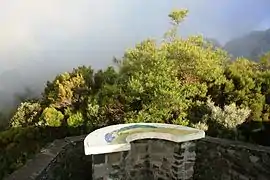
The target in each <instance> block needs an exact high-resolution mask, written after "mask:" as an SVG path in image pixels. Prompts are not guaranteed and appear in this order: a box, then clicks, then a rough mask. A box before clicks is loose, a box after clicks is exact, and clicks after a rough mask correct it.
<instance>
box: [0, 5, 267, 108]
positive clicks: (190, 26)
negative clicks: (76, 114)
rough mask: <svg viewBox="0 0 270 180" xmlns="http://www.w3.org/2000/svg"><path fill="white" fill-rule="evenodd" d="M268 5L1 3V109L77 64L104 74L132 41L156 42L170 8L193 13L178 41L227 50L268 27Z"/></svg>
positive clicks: (38, 91) (166, 21)
mask: <svg viewBox="0 0 270 180" xmlns="http://www.w3.org/2000/svg"><path fill="white" fill-rule="evenodd" d="M269 7H270V1H266V0H257V1H255V0H237V1H235V0H220V1H214V0H200V1H198V0H181V1H179V0H167V1H157V0H147V1H143V0H136V1H126V0H110V1H108V0H95V1H94V0H77V1H74V0H24V1H21V0H1V1H0V61H1V66H0V108H2V107H7V106H8V104H12V102H13V96H14V94H15V93H20V92H23V91H24V90H25V88H26V87H28V88H30V89H32V90H33V96H34V95H38V94H39V93H40V92H41V90H42V89H43V88H44V83H45V82H46V81H47V80H51V79H53V77H54V76H55V75H56V74H58V73H61V72H63V71H68V70H71V69H72V68H74V67H77V66H78V65H91V66H92V67H93V68H95V69H99V68H105V67H106V66H108V65H110V64H112V57H113V56H116V57H121V55H122V54H123V52H124V51H125V50H126V49H127V48H130V47H132V46H134V45H135V43H138V42H140V41H141V40H143V39H145V38H148V37H152V38H160V37H161V36H162V35H163V33H164V32H165V31H166V30H167V29H168V28H169V23H168V17H167V15H168V13H169V12H170V11H171V10H172V9H173V8H188V9H189V11H190V13H189V16H188V18H187V19H186V21H185V22H184V23H183V24H182V25H181V27H180V34H181V35H183V36H187V35H190V34H203V35H204V36H206V37H209V38H214V39H217V40H218V41H219V42H220V43H221V44H224V43H225V42H227V41H228V40H230V39H232V38H235V37H239V36H242V35H243V34H246V33H248V32H250V31H252V30H259V29H266V28H269V27H270V11H269V10H268V9H269ZM34 92H35V93H34Z"/></svg>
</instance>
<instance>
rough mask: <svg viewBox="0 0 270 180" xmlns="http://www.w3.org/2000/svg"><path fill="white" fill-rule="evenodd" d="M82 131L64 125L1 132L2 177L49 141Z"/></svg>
mask: <svg viewBox="0 0 270 180" xmlns="http://www.w3.org/2000/svg"><path fill="white" fill-rule="evenodd" d="M80 133H82V132H81V131H80V130H79V129H71V128H64V127H60V128H59V127H58V128H55V127H23V128H11V129H9V130H6V131H3V132H0V160H1V164H0V179H3V177H4V176H6V175H7V174H10V173H11V172H13V171H14V170H16V169H18V168H20V167H21V166H22V165H23V164H24V163H25V162H26V161H27V159H29V158H31V157H32V156H33V155H34V154H35V153H37V152H39V151H40V150H41V148H42V147H43V146H44V145H46V144H47V143H49V142H51V141H53V140H54V139H59V138H64V137H67V136H74V135H79V134H80ZM84 133H85V132H84Z"/></svg>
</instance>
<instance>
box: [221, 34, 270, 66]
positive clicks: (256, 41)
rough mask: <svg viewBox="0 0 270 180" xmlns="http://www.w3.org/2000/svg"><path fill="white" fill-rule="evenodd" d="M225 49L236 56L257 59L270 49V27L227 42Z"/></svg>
mask: <svg viewBox="0 0 270 180" xmlns="http://www.w3.org/2000/svg"><path fill="white" fill-rule="evenodd" d="M224 49H225V50H226V51H228V52H229V53H230V54H231V55H233V56H234V57H239V56H243V57H246V58H249V59H252V60H255V61H257V60H258V57H259V56H261V55H262V54H264V53H266V52H268V51H270V29H268V30H265V31H252V32H251V33H249V34H247V35H245V36H243V37H240V38H236V39H233V40H231V41H229V42H227V43H226V44H225V46H224Z"/></svg>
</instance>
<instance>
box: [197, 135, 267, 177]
mask: <svg viewBox="0 0 270 180" xmlns="http://www.w3.org/2000/svg"><path fill="white" fill-rule="evenodd" d="M196 152H197V156H196V165H195V175H194V179H198V180H269V179H270V148H269V147H264V146H258V145H253V144H246V143H242V142H237V141H230V140H225V139H217V138H211V137H206V138H204V139H201V140H199V141H197V150H196Z"/></svg>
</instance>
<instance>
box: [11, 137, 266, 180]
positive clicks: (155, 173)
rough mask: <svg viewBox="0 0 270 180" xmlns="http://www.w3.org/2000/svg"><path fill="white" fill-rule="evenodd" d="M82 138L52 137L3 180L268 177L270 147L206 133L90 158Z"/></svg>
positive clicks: (136, 144) (148, 142)
mask: <svg viewBox="0 0 270 180" xmlns="http://www.w3.org/2000/svg"><path fill="white" fill-rule="evenodd" d="M83 139H84V137H72V138H66V139H64V140H56V141H55V142H54V143H52V144H51V145H50V146H48V147H47V148H45V149H44V150H43V151H42V152H41V153H40V154H38V155H37V156H36V158H35V159H33V160H30V161H29V162H28V163H27V164H26V165H25V166H24V167H23V168H21V169H19V170H18V171H16V172H14V173H13V174H12V175H11V176H10V177H8V178H7V179H6V180H31V179H32V180H34V179H35V180H41V179H43V180H45V179H47V180H51V179H55V180H61V179H65V180H69V179H70V180H71V179H72V180H76V179H80V180H86V179H89V180H91V179H92V173H94V175H95V177H94V179H103V178H101V176H102V174H103V175H104V176H105V177H110V178H111V179H117V178H118V179H127V180H128V179H140V180H141V179H149V180H150V179H192V174H193V179H195V180H269V179H270V148H268V147H263V146H257V145H252V144H245V143H241V142H236V141H230V140H224V139H217V138H210V137H206V138H204V139H200V140H196V141H191V142H185V143H179V144H177V143H173V142H170V141H163V140H137V141H134V142H132V143H131V150H130V151H125V152H116V153H112V154H103V155H95V156H94V157H93V160H92V156H85V155H84V147H83ZM92 162H93V169H92V168H91V166H92ZM184 162H185V163H184ZM194 163H195V165H194ZM193 165H194V167H193Z"/></svg>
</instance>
